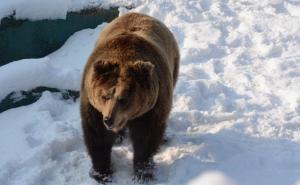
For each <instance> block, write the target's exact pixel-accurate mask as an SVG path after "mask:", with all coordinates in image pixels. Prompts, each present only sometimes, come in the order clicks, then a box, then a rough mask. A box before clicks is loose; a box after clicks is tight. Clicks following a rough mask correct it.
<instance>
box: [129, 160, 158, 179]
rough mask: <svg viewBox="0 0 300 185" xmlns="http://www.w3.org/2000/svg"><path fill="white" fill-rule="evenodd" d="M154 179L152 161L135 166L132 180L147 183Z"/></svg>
mask: <svg viewBox="0 0 300 185" xmlns="http://www.w3.org/2000/svg"><path fill="white" fill-rule="evenodd" d="M154 179H155V177H154V163H153V162H150V163H146V164H143V165H136V166H135V170H134V178H133V181H135V182H137V183H147V182H150V181H152V180H154Z"/></svg>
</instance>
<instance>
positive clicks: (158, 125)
mask: <svg viewBox="0 0 300 185" xmlns="http://www.w3.org/2000/svg"><path fill="white" fill-rule="evenodd" d="M178 69H179V51H178V46H177V43H176V41H175V38H174V36H173V35H172V33H171V32H170V31H169V30H168V28H167V27H166V26H165V25H164V24H162V23H161V22H160V21H158V20H156V19H154V18H152V17H150V16H147V15H142V14H138V13H128V14H125V15H123V16H120V17H118V18H116V19H115V20H114V21H112V22H111V23H109V24H108V25H107V26H106V27H105V28H104V29H103V31H102V32H101V34H100V37H99V39H98V40H97V43H96V45H95V48H94V50H93V52H92V53H91V55H90V57H89V59H88V61H87V64H86V66H85V69H84V73H83V78H82V85H81V92H80V93H81V94H80V101H81V102H80V103H81V104H80V111H81V119H82V129H83V134H84V140H85V144H86V147H87V151H88V154H89V156H90V157H91V161H92V170H91V172H90V175H91V176H92V177H93V178H94V179H96V180H97V181H98V182H102V183H103V182H107V181H110V178H111V175H112V169H111V150H112V146H113V144H114V142H115V139H116V137H117V134H118V133H119V132H121V131H122V130H123V129H124V128H128V130H129V135H130V138H131V141H132V144H133V150H134V159H133V164H134V173H135V176H134V179H136V180H137V181H138V182H145V181H149V180H151V179H153V178H154V175H153V155H154V154H155V153H156V152H157V150H158V148H159V145H160V143H161V142H162V139H163V135H164V132H165V129H166V122H167V119H168V116H169V113H170V110H171V107H172V94H173V89H174V86H175V83H176V80H177V76H178Z"/></svg>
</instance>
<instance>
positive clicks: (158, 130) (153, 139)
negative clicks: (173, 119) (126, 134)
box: [129, 116, 165, 182]
mask: <svg viewBox="0 0 300 185" xmlns="http://www.w3.org/2000/svg"><path fill="white" fill-rule="evenodd" d="M147 117H148V116H145V117H142V118H139V120H135V121H134V122H133V123H131V124H130V126H129V129H130V137H131V140H132V144H133V149H134V159H133V164H134V173H135V179H134V180H136V181H138V182H148V181H150V180H153V179H154V174H153V172H154V162H153V156H154V154H155V153H156V152H157V150H158V148H159V145H160V144H161V143H162V138H163V134H164V130H165V124H163V123H162V124H159V122H154V119H149V117H148V119H147ZM150 117H151V116H150ZM157 123H158V124H157ZM157 125H160V126H157Z"/></svg>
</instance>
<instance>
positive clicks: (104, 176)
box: [89, 168, 112, 184]
mask: <svg viewBox="0 0 300 185" xmlns="http://www.w3.org/2000/svg"><path fill="white" fill-rule="evenodd" d="M89 175H90V177H91V178H93V179H95V180H96V181H97V182H99V183H101V184H106V183H109V182H112V171H111V170H108V171H107V172H103V173H100V172H97V171H95V170H94V169H93V168H91V170H90V172H89Z"/></svg>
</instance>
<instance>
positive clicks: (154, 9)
mask: <svg viewBox="0 0 300 185" xmlns="http://www.w3.org/2000/svg"><path fill="white" fill-rule="evenodd" d="M19 1H21V0H19ZM68 2H69V3H70V5H72V6H73V5H74V6H75V5H76V3H78V2H81V0H71V1H68ZM90 2H92V0H90ZM94 2H96V1H94ZM97 2H100V1H97ZM119 2H121V4H122V1H119ZM124 3H125V1H124ZM127 4H135V5H136V8H134V9H133V10H131V11H136V12H141V13H145V14H148V15H151V16H154V17H156V18H158V19H160V20H161V21H162V22H164V23H165V24H166V25H167V26H168V27H169V28H170V30H171V31H172V32H173V33H174V35H175V37H176V39H177V41H178V44H179V47H180V52H181V56H182V57H181V68H180V77H179V82H178V84H177V87H176V90H175V94H174V105H173V111H172V114H171V116H170V119H169V127H168V130H167V135H168V137H169V138H170V142H169V143H167V144H166V145H164V146H162V147H161V150H160V152H159V153H158V154H157V155H156V156H155V161H156V163H157V175H156V177H157V180H156V181H154V182H151V183H150V184H160V185H162V184H163V185H196V184H197V185H198V184H201V185H234V184H235V185H254V184H255V185H267V184H272V185H299V184H300V155H299V154H300V93H299V92H300V21H299V20H300V2H299V1H296V0H243V1H234V0H228V1H218V0H212V1H210V0H195V1H185V0H173V1H172V0H164V1H146V2H141V1H130V2H129V1H128V2H126V5H127ZM124 5H125V4H124ZM0 7H1V6H0ZM1 8H2V7H1ZM120 11H121V14H123V13H125V12H127V11H128V10H127V9H125V8H120ZM0 12H1V11H0ZM103 26H105V24H103V25H100V26H99V27H98V28H96V29H94V30H91V29H88V30H83V31H80V32H77V33H76V34H74V35H73V36H72V37H71V38H70V39H69V40H68V41H67V43H66V44H65V45H64V46H63V47H62V48H61V49H59V50H58V51H56V52H54V53H52V54H51V55H49V56H47V57H45V58H42V59H26V60H21V61H16V62H12V63H10V64H8V65H5V66H2V67H0V89H1V91H0V99H3V98H4V97H5V96H6V95H7V94H8V93H10V92H12V91H18V90H29V89H32V88H34V87H37V86H49V87H56V88H64V89H66V88H67V89H74V90H78V89H79V85H80V78H81V73H82V68H83V65H84V63H85V61H86V59H87V57H88V55H89V53H90V52H91V50H92V47H93V44H94V42H95V39H96V38H97V35H98V34H99V32H100V31H101V29H102V28H103ZM82 141H83V139H82V133H81V128H80V116H79V102H78V101H75V102H73V101H72V100H68V101H66V100H63V99H62V98H61V97H60V95H59V94H52V93H50V92H45V93H44V94H43V96H42V97H41V98H40V99H39V100H38V101H37V102H36V103H34V104H31V105H29V106H23V107H19V108H14V109H10V110H8V111H5V112H3V113H1V114H0V153H1V155H0V184H5V185H31V184H32V185H34V184H45V185H47V184H49V185H50V184H51V185H52V184H57V185H60V184H65V185H73V184H79V185H94V184H97V183H96V182H94V181H93V180H92V179H90V178H89V177H88V171H89V168H90V165H91V164H90V162H89V158H88V156H87V154H86V152H85V148H84V145H83V142H82ZM112 158H113V165H114V169H115V173H114V179H113V182H112V183H111V184H113V185H123V184H124V185H125V184H132V183H133V182H132V161H131V160H132V148H131V146H130V141H128V140H126V141H125V143H124V144H123V145H121V146H116V147H114V148H113V153H112Z"/></svg>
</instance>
